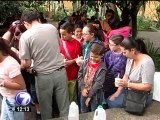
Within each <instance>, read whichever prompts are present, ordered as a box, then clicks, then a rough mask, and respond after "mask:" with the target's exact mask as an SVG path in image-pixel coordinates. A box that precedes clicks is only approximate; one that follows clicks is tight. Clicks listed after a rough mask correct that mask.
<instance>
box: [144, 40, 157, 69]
mask: <svg viewBox="0 0 160 120" xmlns="http://www.w3.org/2000/svg"><path fill="white" fill-rule="evenodd" d="M144 42H145V45H146V49H147V51H148V53H149V55H150V56H151V57H152V59H153V61H154V63H155V68H156V71H160V48H159V47H158V48H157V47H155V44H154V43H153V42H152V41H150V40H149V39H147V40H144Z"/></svg>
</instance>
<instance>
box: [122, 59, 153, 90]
mask: <svg viewBox="0 0 160 120" xmlns="http://www.w3.org/2000/svg"><path fill="white" fill-rule="evenodd" d="M154 73H155V66H154V63H153V61H152V60H151V59H149V60H147V61H146V62H145V63H143V65H142V67H141V74H140V75H141V76H140V77H141V79H142V83H133V82H127V81H125V80H120V81H119V85H121V86H123V87H128V88H130V89H135V90H140V91H150V90H151V88H152V86H153V80H154ZM131 81H132V80H131Z"/></svg>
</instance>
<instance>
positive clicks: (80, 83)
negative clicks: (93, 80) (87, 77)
mask: <svg viewBox="0 0 160 120" xmlns="http://www.w3.org/2000/svg"><path fill="white" fill-rule="evenodd" d="M83 71H84V64H82V65H81V66H80V68H79V71H78V77H77V81H78V89H79V90H83V89H84V88H85V86H84V82H83V76H84V75H83Z"/></svg>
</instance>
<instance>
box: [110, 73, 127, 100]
mask: <svg viewBox="0 0 160 120" xmlns="http://www.w3.org/2000/svg"><path fill="white" fill-rule="evenodd" d="M122 79H123V80H125V81H128V76H127V75H124V76H123V78H122ZM122 90H123V87H122V86H119V87H118V89H117V91H116V92H115V93H113V94H112V95H111V96H110V97H109V100H111V101H113V100H115V98H116V97H118V96H119V95H120V93H121V91H122Z"/></svg>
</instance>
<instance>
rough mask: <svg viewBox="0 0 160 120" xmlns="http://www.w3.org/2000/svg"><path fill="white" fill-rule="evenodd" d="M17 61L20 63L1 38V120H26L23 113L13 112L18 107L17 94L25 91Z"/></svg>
mask: <svg viewBox="0 0 160 120" xmlns="http://www.w3.org/2000/svg"><path fill="white" fill-rule="evenodd" d="M13 57H14V58H15V59H14V58H13ZM17 60H18V62H20V61H19V59H18V58H17V56H16V55H15V53H14V52H13V51H11V49H10V48H9V46H8V45H7V43H6V42H5V41H4V40H3V39H2V38H0V86H1V87H0V94H1V95H2V96H3V100H2V106H1V120H24V113H23V112H15V111H13V110H11V109H14V107H15V106H17V104H16V101H15V96H16V93H17V92H18V91H20V90H24V89H25V82H24V79H23V77H22V75H21V71H20V65H19V63H18V62H17Z"/></svg>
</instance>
